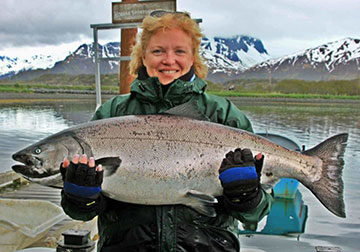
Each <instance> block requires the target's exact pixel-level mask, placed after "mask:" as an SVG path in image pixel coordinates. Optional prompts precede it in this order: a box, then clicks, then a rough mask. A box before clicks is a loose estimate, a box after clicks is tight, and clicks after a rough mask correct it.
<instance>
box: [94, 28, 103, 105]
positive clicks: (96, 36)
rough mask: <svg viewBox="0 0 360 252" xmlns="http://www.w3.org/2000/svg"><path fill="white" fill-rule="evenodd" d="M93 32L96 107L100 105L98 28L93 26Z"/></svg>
mask: <svg viewBox="0 0 360 252" xmlns="http://www.w3.org/2000/svg"><path fill="white" fill-rule="evenodd" d="M93 32H94V45H93V50H94V53H95V55H94V56H95V87H96V109H98V108H99V107H100V106H101V84H100V60H99V47H98V29H97V28H93Z"/></svg>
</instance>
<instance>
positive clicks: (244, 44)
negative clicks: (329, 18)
mask: <svg viewBox="0 0 360 252" xmlns="http://www.w3.org/2000/svg"><path fill="white" fill-rule="evenodd" d="M92 47H93V45H92V44H82V45H80V46H79V47H78V48H77V49H76V50H75V51H74V52H73V53H71V54H69V55H64V56H63V58H62V59H59V58H55V57H53V56H51V55H48V56H44V55H36V56H33V57H31V58H29V59H19V58H9V57H6V56H3V57H0V78H4V77H9V76H14V75H16V76H15V78H18V79H32V78H35V77H38V76H39V75H41V74H44V73H52V74H58V73H66V74H93V73H94V71H95V65H94V57H93V56H94V53H93V50H92ZM99 53H100V55H101V56H102V57H105V58H112V57H119V55H120V43H119V42H111V43H107V44H105V45H104V46H102V45H100V46H99ZM201 54H202V56H203V57H204V58H205V59H206V62H207V64H208V66H209V79H213V80H215V79H221V80H223V79H229V78H231V76H233V75H234V74H238V73H239V72H241V71H243V70H245V69H247V68H249V67H251V66H253V65H254V64H256V63H259V62H262V61H264V60H266V59H269V58H270V56H269V55H268V53H267V51H266V50H265V48H264V46H263V44H262V42H261V41H260V40H258V39H254V38H252V37H249V36H234V37H231V38H221V37H215V38H203V40H202V43H201ZM118 66H119V63H118V62H117V61H113V60H106V61H102V64H101V73H117V72H118ZM34 70H36V71H34Z"/></svg>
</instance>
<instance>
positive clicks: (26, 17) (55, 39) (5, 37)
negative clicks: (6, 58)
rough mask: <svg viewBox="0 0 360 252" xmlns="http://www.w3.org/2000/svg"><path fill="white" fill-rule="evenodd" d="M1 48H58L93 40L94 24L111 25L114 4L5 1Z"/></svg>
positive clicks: (89, 0) (91, 0)
mask: <svg viewBox="0 0 360 252" xmlns="http://www.w3.org/2000/svg"><path fill="white" fill-rule="evenodd" d="M0 8H1V15H0V45H1V46H2V47H6V46H9V45H12V46H24V45H55V44H60V43H67V42H72V41H76V40H80V39H82V38H84V37H87V38H90V37H91V36H92V30H91V29H90V23H92V22H94V23H96V22H99V21H100V20H102V21H103V22H104V21H105V22H109V21H110V19H111V17H110V9H111V2H110V1H96V0H86V1H83V0H77V1H72V0H61V1H48V0H33V1H27V0H16V1H15V0H2V1H1V3H0Z"/></svg>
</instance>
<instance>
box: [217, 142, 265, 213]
mask: <svg viewBox="0 0 360 252" xmlns="http://www.w3.org/2000/svg"><path fill="white" fill-rule="evenodd" d="M263 161H264V157H263V156H261V159H260V160H257V159H254V157H253V154H252V152H251V151H250V150H249V149H243V150H241V149H236V150H235V151H230V152H228V153H227V154H226V156H225V158H224V159H223V161H222V163H221V166H220V169H219V179H220V181H221V185H222V186H223V188H224V192H223V196H224V205H225V207H227V208H230V209H234V210H238V211H242V212H245V211H248V210H251V209H253V208H255V207H256V206H257V205H258V204H259V203H260V201H261V198H262V192H261V187H260V176H261V169H262V165H263Z"/></svg>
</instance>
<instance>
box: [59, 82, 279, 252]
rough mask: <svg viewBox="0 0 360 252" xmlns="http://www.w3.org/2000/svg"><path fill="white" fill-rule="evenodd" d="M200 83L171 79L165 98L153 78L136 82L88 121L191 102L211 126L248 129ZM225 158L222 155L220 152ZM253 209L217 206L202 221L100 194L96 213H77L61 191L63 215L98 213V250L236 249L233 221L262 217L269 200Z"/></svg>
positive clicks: (169, 208) (172, 208)
mask: <svg viewBox="0 0 360 252" xmlns="http://www.w3.org/2000/svg"><path fill="white" fill-rule="evenodd" d="M205 87H206V82H205V81H203V80H201V79H199V78H197V77H196V78H195V80H193V81H183V80H181V79H177V80H176V81H175V82H174V83H172V84H171V86H170V87H169V89H168V90H167V92H166V93H165V94H163V90H162V87H161V84H160V83H159V81H158V79H157V78H153V77H151V78H147V79H145V80H139V79H136V80H135V81H134V82H133V83H132V85H131V93H130V94H127V95H120V96H115V97H114V98H112V99H111V100H109V101H107V102H106V103H104V104H103V105H102V106H101V107H100V108H99V109H98V110H97V111H96V113H95V114H94V116H93V118H92V119H93V120H98V119H102V118H109V117H115V116H123V115H138V114H158V113H162V112H165V111H166V110H168V109H170V108H172V107H174V106H177V105H179V104H183V103H185V102H189V101H191V102H194V103H195V104H197V106H198V109H199V110H200V111H201V112H203V114H204V115H206V116H207V117H208V118H209V119H210V120H211V121H212V122H215V123H220V124H225V125H229V126H232V127H236V128H241V129H245V130H248V131H252V126H251V123H250V122H249V120H248V119H247V118H246V116H245V115H244V114H243V113H241V112H240V111H239V110H238V109H237V108H236V107H235V105H233V104H232V103H231V102H230V101H228V100H227V99H225V98H221V97H217V96H213V95H209V94H207V93H205V92H204V90H205ZM224 155H225V153H224ZM262 194H263V195H262V199H261V201H260V203H259V205H258V207H256V208H255V209H252V210H249V211H248V212H238V211H234V210H231V209H225V208H224V207H222V206H221V204H218V205H219V206H218V207H217V209H216V212H217V216H216V217H207V216H204V215H201V214H199V213H197V212H195V211H194V210H192V209H190V208H188V207H186V206H183V205H161V206H149V205H137V204H129V203H124V202H119V201H115V200H112V199H110V198H106V197H105V196H102V198H103V199H102V201H104V202H105V203H106V204H105V205H106V207H105V209H103V210H101V211H96V210H94V211H86V212H81V211H80V209H78V208H77V205H76V204H74V203H71V202H70V201H68V200H66V197H64V194H63V193H62V196H63V197H62V206H63V209H64V211H65V212H66V213H67V214H68V215H69V216H70V217H72V218H74V219H78V220H84V221H88V220H91V219H92V218H94V217H95V216H97V215H98V230H99V236H100V239H99V242H98V251H127V252H128V251H164V252H165V251H166V252H170V251H200V252H202V251H240V245H239V240H238V237H237V230H238V224H239V223H238V220H240V221H241V222H242V223H244V224H245V225H247V226H248V225H249V224H250V225H251V224H256V223H257V222H258V221H259V220H260V219H262V218H263V217H264V216H265V215H267V214H268V213H269V211H270V208H271V201H272V197H271V196H270V195H268V194H267V193H265V192H262Z"/></svg>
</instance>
